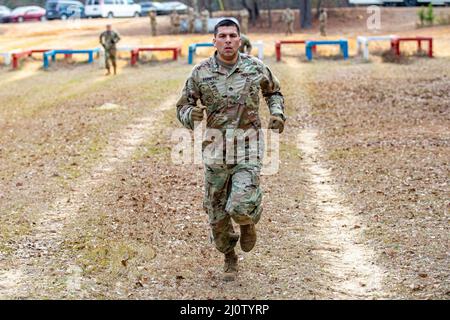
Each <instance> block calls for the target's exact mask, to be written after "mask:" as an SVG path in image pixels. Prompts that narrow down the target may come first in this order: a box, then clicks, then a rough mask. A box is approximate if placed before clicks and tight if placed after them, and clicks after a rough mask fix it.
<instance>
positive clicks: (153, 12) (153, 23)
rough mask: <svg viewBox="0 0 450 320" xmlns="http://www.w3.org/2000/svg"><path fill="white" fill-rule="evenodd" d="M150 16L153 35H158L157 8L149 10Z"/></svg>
mask: <svg viewBox="0 0 450 320" xmlns="http://www.w3.org/2000/svg"><path fill="white" fill-rule="evenodd" d="M148 16H149V17H150V27H151V29H152V36H156V10H150V11H149V12H148Z"/></svg>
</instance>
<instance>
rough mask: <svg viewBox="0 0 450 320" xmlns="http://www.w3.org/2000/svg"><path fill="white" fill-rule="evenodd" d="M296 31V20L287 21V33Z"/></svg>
mask: <svg viewBox="0 0 450 320" xmlns="http://www.w3.org/2000/svg"><path fill="white" fill-rule="evenodd" d="M293 33H294V22H293V21H292V22H287V23H286V34H293Z"/></svg>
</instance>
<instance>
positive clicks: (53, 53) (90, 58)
mask: <svg viewBox="0 0 450 320" xmlns="http://www.w3.org/2000/svg"><path fill="white" fill-rule="evenodd" d="M58 54H64V55H65V56H66V57H67V56H68V55H70V56H71V55H74V54H87V55H88V63H92V62H93V61H94V54H97V56H100V48H94V49H79V50H67V49H66V50H50V51H46V52H44V69H48V67H49V57H51V59H52V61H55V60H56V55H58Z"/></svg>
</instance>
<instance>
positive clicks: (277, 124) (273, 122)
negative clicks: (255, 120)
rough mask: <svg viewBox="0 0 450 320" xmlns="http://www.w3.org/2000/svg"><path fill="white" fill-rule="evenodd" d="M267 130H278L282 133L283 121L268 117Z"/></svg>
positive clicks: (277, 117) (278, 118) (276, 117)
mask: <svg viewBox="0 0 450 320" xmlns="http://www.w3.org/2000/svg"><path fill="white" fill-rule="evenodd" d="M269 129H272V130H278V131H279V132H280V133H282V132H283V131H284V120H283V119H281V117H279V116H270V119H269Z"/></svg>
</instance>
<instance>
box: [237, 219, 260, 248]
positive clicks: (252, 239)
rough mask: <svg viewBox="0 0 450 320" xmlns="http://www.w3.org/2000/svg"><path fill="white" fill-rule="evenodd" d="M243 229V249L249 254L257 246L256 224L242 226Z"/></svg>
mask: <svg viewBox="0 0 450 320" xmlns="http://www.w3.org/2000/svg"><path fill="white" fill-rule="evenodd" d="M240 228H241V249H242V251H245V252H249V251H250V250H252V249H253V247H254V246H255V244H256V229H255V224H253V223H252V224H246V225H240Z"/></svg>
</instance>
